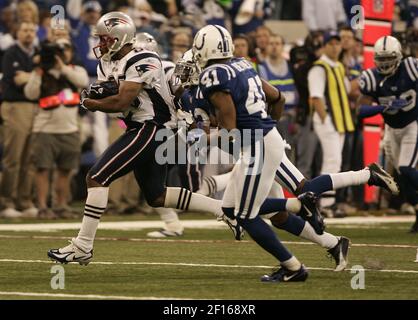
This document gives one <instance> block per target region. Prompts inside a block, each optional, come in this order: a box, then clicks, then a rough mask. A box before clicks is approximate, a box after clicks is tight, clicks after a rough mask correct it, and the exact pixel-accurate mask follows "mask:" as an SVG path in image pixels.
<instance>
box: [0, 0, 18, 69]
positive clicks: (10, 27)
mask: <svg viewBox="0 0 418 320" xmlns="http://www.w3.org/2000/svg"><path fill="white" fill-rule="evenodd" d="M15 16H16V15H15V11H14V10H13V8H12V7H11V6H8V7H5V8H4V9H2V11H1V13H0V61H1V59H2V57H3V55H4V52H5V51H6V50H7V49H9V48H10V47H11V46H12V45H14V42H15V40H14V38H13V34H14V33H15V30H14V29H15V27H16V25H15V23H14V22H15ZM0 65H1V64H0ZM0 68H1V66H0ZM0 72H1V69H0Z"/></svg>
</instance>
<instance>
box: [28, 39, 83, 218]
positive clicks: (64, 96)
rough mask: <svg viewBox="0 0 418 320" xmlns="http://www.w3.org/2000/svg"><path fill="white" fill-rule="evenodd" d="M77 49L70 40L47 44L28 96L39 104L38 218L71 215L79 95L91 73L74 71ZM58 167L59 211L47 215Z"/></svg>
mask: <svg viewBox="0 0 418 320" xmlns="http://www.w3.org/2000/svg"><path fill="white" fill-rule="evenodd" d="M72 59H73V48H72V46H71V43H70V42H69V41H68V40H67V39H58V40H56V41H55V42H53V43H51V42H44V43H43V44H42V46H41V51H40V66H39V67H37V68H35V70H34V71H33V72H32V73H31V75H30V79H29V82H28V83H27V84H26V86H25V89H24V93H25V96H26V97H27V98H28V99H33V100H35V99H38V105H39V108H38V112H37V114H36V116H35V120H34V125H33V140H32V143H33V153H32V160H33V163H34V165H35V168H36V170H37V171H36V186H37V200H38V206H39V217H41V218H42V217H44V218H54V217H56V216H58V217H67V216H70V215H71V212H70V210H69V209H68V207H67V202H68V198H69V192H70V191H69V190H70V175H71V171H72V170H74V169H77V168H78V164H79V158H80V136H79V128H78V105H79V103H80V96H79V89H81V88H84V87H86V86H87V85H88V81H89V79H88V74H87V71H86V70H85V69H84V68H82V67H80V66H74V65H71V64H70V63H71V61H72ZM55 167H56V172H55V173H56V175H55V200H56V203H55V209H54V211H52V210H50V209H48V206H47V199H48V191H49V176H50V171H51V170H52V169H54V168H55Z"/></svg>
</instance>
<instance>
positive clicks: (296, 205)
mask: <svg viewBox="0 0 418 320" xmlns="http://www.w3.org/2000/svg"><path fill="white" fill-rule="evenodd" d="M301 207H302V204H301V203H300V201H299V200H298V199H297V198H288V199H287V201H286V210H287V211H289V212H291V213H298V212H299V211H300V209H301Z"/></svg>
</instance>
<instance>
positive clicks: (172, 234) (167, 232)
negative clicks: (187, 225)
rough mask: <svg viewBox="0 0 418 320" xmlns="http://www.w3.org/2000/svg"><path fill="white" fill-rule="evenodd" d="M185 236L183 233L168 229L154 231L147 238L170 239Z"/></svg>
mask: <svg viewBox="0 0 418 320" xmlns="http://www.w3.org/2000/svg"><path fill="white" fill-rule="evenodd" d="M182 235H183V232H182V231H179V232H176V231H170V230H167V229H161V230H158V231H152V232H148V233H147V237H150V238H168V237H181V236H182Z"/></svg>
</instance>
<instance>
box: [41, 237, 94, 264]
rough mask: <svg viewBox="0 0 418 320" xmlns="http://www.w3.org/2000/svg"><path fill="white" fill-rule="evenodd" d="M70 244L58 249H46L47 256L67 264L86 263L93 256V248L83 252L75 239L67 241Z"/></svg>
mask: <svg viewBox="0 0 418 320" xmlns="http://www.w3.org/2000/svg"><path fill="white" fill-rule="evenodd" d="M69 242H70V244H69V245H68V246H66V247H63V248H60V249H51V250H49V251H48V257H49V258H50V259H52V260H54V261H56V262H59V263H63V264H67V263H69V262H78V263H79V264H81V265H88V264H89V263H90V261H91V259H92V258H93V250H91V251H89V252H85V251H83V250H81V249H80V248H79V247H77V246H76V245H75V243H74V242H75V239H74V238H73V239H72V240H70V241H69Z"/></svg>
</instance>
